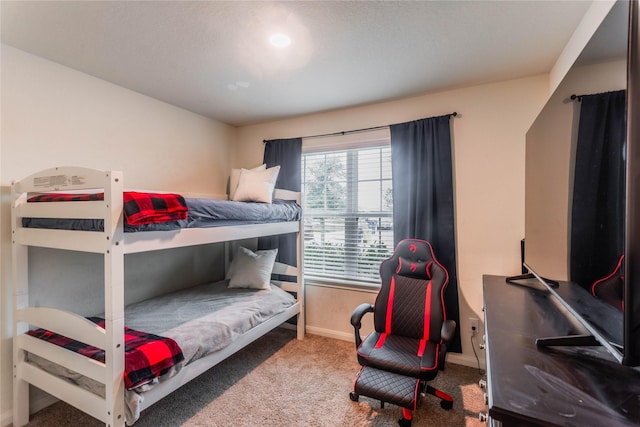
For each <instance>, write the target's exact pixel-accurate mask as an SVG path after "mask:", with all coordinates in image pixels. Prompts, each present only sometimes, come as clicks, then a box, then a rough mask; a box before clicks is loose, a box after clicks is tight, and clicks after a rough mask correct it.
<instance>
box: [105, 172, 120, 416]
mask: <svg viewBox="0 0 640 427" xmlns="http://www.w3.org/2000/svg"><path fill="white" fill-rule="evenodd" d="M107 178H108V185H105V189H104V200H105V201H106V202H107V209H108V213H107V214H106V215H105V221H104V235H105V239H106V242H105V243H106V244H105V248H106V250H105V253H104V305H105V307H104V313H105V334H106V342H107V345H106V348H105V364H106V378H105V380H106V381H105V404H106V408H105V410H106V413H105V419H106V420H107V426H108V427H116V426H123V425H124V423H125V413H124V377H123V374H124V351H125V348H124V240H123V218H122V208H123V199H122V192H123V183H122V173H121V172H114V171H110V172H107Z"/></svg>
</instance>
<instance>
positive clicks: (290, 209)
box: [22, 198, 302, 232]
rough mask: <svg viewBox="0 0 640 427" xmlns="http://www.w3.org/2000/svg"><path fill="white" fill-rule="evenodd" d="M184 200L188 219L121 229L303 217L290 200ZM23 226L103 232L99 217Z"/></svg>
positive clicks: (162, 228)
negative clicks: (267, 201)
mask: <svg viewBox="0 0 640 427" xmlns="http://www.w3.org/2000/svg"><path fill="white" fill-rule="evenodd" d="M184 200H185V202H186V205H187V207H188V209H189V211H188V217H187V219H184V220H177V221H167V222H160V223H156V224H143V225H130V224H128V223H127V221H126V220H125V221H124V231H125V232H139V231H166V230H177V229H181V228H207V227H224V226H232V225H242V224H263V223H272V222H291V221H299V220H300V218H301V216H302V215H301V208H300V206H299V205H298V204H297V203H296V202H295V201H293V200H282V199H274V200H273V203H271V204H269V203H258V202H234V201H230V200H220V199H205V198H185V199H184ZM70 203H73V202H70ZM22 226H23V227H26V228H51V229H61V230H79V231H103V230H104V221H103V220H102V219H66V218H22Z"/></svg>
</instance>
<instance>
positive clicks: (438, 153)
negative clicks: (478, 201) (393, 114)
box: [390, 115, 462, 352]
mask: <svg viewBox="0 0 640 427" xmlns="http://www.w3.org/2000/svg"><path fill="white" fill-rule="evenodd" d="M450 118H451V116H450V115H446V116H440V117H433V118H428V119H422V120H416V121H412V122H407V123H400V124H395V125H391V126H390V129H391V165H392V177H393V235H394V241H395V244H397V243H398V242H399V241H400V240H402V239H406V238H417V239H424V240H427V241H428V242H430V243H431V245H432V246H433V250H434V252H435V256H436V258H437V259H438V261H440V263H441V264H442V265H443V266H444V267H445V268H446V269H447V271H448V272H449V285H448V286H447V289H446V291H445V308H446V310H447V317H448V318H449V319H453V320H455V321H456V323H457V324H458V327H457V328H456V336H455V338H454V340H453V341H452V343H451V345H450V347H449V350H450V351H454V352H461V351H462V347H461V344H460V314H459V307H458V278H457V273H456V248H455V228H454V213H453V165H452V154H451V125H450Z"/></svg>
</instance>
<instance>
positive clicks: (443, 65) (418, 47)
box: [0, 0, 591, 126]
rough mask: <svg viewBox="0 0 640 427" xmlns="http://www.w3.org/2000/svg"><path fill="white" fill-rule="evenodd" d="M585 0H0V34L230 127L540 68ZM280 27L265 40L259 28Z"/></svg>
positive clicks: (546, 66) (556, 51)
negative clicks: (287, 40) (283, 43)
mask: <svg viewBox="0 0 640 427" xmlns="http://www.w3.org/2000/svg"><path fill="white" fill-rule="evenodd" d="M590 4H591V2H590V1H565V0H561V1H554V0H548V1H541V0H540V1H538V0H534V1H484V0H476V1H379V2H373V1H295V2H269V1H260V2H250V1H158V2H156V1H43V2H40V1H8V0H2V1H1V3H0V7H1V10H0V12H1V18H2V20H1V25H2V27H1V34H2V42H3V43H5V44H7V45H10V46H13V47H16V48H18V49H21V50H24V51H27V52H30V53H32V54H35V55H38V56H41V57H43V58H47V59H50V60H52V61H55V62H57V63H60V64H62V65H65V66H68V67H70V68H73V69H76V70H79V71H82V72H84V73H87V74H90V75H92V76H95V77H98V78H101V79H104V80H107V81H109V82H112V83H115V84H117V85H120V86H123V87H126V88H129V89H131V90H134V91H136V92H139V93H142V94H145V95H148V96H151V97H153V98H156V99H159V100H162V101H165V102H168V103H170V104H173V105H176V106H179V107H182V108H185V109H187V110H190V111H193V112H195V113H198V114H201V115H204V116H207V117H211V118H213V119H216V120H219V121H221V122H225V123H228V124H230V125H234V126H243V125H248V124H254V123H260V122H265V121H271V120H277V119H282V118H288V117H293V116H299V115H304V114H309V113H315V112H322V111H329V110H334V109H339V108H344V107H351V106H356V105H365V104H369V103H375V102H381V101H386V100H392V99H398V98H403V97H407V96H413V95H418V94H424V93H429V92H436V91H441V90H445V89H452V88H457V87H464V86H470V85H476V84H482V83H489V82H494V81H500V80H507V79H513V78H519V77H524V76H529V75H535V74H540V73H546V72H548V71H549V70H550V69H551V67H552V66H553V64H554V62H555V60H556V59H557V57H558V56H559V55H560V53H561V51H562V49H563V47H564V46H565V44H566V43H567V41H568V40H569V38H570V37H571V34H572V33H573V31H574V30H575V28H576V26H577V25H578V23H579V22H580V20H581V19H582V17H583V15H584V14H585V12H586V10H587V9H588V7H589V6H590ZM275 31H279V32H286V33H287V34H289V35H290V37H291V40H292V42H291V44H290V46H288V47H287V48H275V47H273V46H271V45H269V42H268V37H269V35H271V34H272V33H273V32H275Z"/></svg>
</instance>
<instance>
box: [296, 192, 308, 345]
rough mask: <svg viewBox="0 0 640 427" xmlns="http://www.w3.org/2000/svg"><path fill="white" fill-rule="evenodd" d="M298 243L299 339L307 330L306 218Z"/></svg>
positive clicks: (299, 201) (301, 223)
mask: <svg viewBox="0 0 640 427" xmlns="http://www.w3.org/2000/svg"><path fill="white" fill-rule="evenodd" d="M300 197H301V195H300V194H299V195H298V200H297V201H298V204H299V205H300V206H302V201H301V199H300ZM296 244H297V245H298V250H297V251H296V252H297V253H296V257H297V260H296V266H297V271H298V274H297V280H298V288H299V289H300V291H299V292H298V302H299V303H300V313H299V314H298V322H297V327H298V328H297V329H298V339H299V340H301V339H303V338H304V334H305V331H306V319H305V289H304V274H303V272H304V268H303V263H304V219H303V218H300V222H299V226H298V237H297V239H296Z"/></svg>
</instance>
